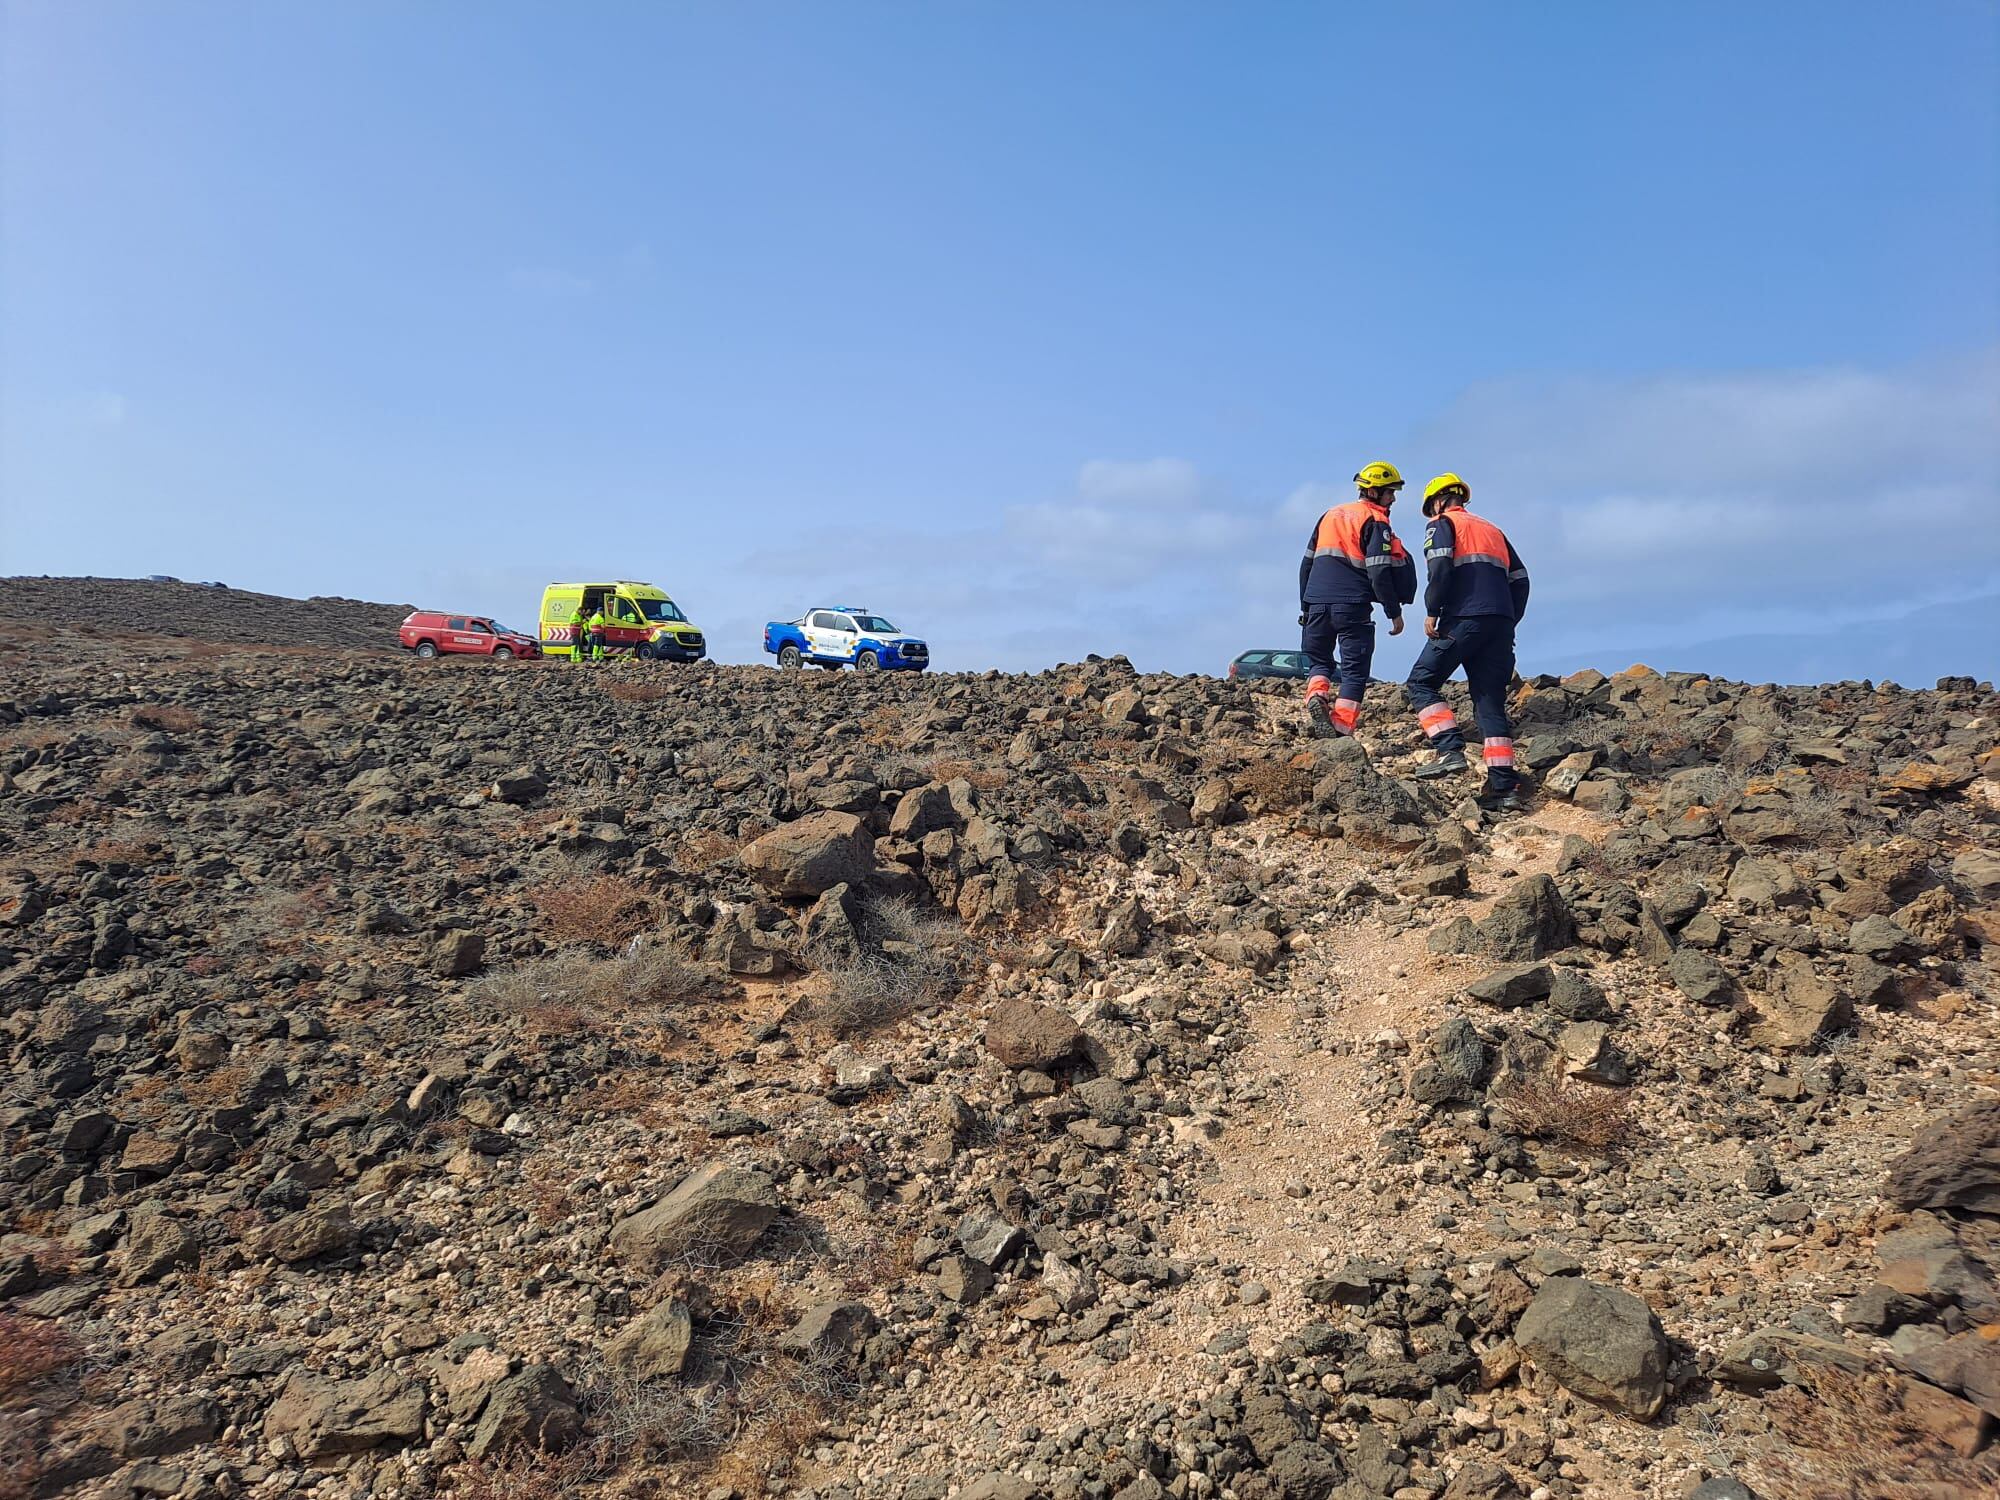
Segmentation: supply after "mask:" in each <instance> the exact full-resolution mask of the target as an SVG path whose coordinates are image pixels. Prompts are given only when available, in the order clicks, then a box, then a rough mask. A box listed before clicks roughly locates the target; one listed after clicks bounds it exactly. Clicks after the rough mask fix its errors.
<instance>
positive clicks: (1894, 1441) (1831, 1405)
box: [1758, 1368, 2000, 1500]
mask: <svg viewBox="0 0 2000 1500" xmlns="http://www.w3.org/2000/svg"><path fill="white" fill-rule="evenodd" d="M1803 1373H1804V1375H1805V1378H1806V1381H1807V1385H1808V1388H1806V1389H1799V1388H1796V1387H1792V1386H1787V1387H1785V1388H1784V1389H1782V1390H1778V1391H1773V1392H1772V1393H1771V1394H1770V1395H1769V1396H1767V1397H1766V1398H1765V1400H1764V1411H1765V1413H1766V1414H1767V1415H1768V1416H1769V1417H1770V1419H1771V1425H1772V1426H1773V1427H1774V1428H1775V1429H1776V1430H1777V1431H1778V1432H1779V1433H1780V1434H1781V1435H1782V1436H1783V1437H1784V1438H1785V1440H1786V1441H1787V1442H1788V1443H1790V1444H1791V1445H1792V1446H1791V1447H1789V1448H1786V1449H1783V1450H1780V1451H1779V1452H1776V1453H1774V1454H1770V1455H1768V1456H1767V1457H1765V1458H1763V1459H1761V1460H1760V1461H1759V1462H1760V1465H1761V1467H1762V1469H1763V1471H1764V1472H1763V1473H1762V1474H1760V1475H1759V1476H1758V1480H1759V1483H1758V1493H1759V1494H1762V1495H1769V1496H1771V1497H1772V1500H1939V1497H1942V1496H1947V1495H1950V1496H1957V1495H1992V1494H2000V1452H1996V1451H1994V1450H1989V1451H1988V1452H1986V1453H1984V1454H1982V1455H1980V1456H1979V1457H1976V1458H1969V1459H1968V1458H1961V1457H1960V1456H1959V1455H1958V1454H1957V1453H1956V1452H1955V1451H1953V1450H1952V1449H1951V1448H1950V1447H1949V1446H1948V1445H1947V1444H1946V1443H1945V1442H1944V1441H1942V1440H1941V1439H1940V1438H1939V1437H1938V1436H1937V1435H1936V1434H1935V1433H1934V1432H1932V1431H1931V1430H1930V1429H1929V1428H1927V1427H1925V1426H1924V1425H1923V1423H1922V1422H1920V1421H1919V1420H1918V1419H1917V1418H1916V1417H1914V1416H1913V1415H1912V1414H1911V1413H1910V1411H1909V1410H1908V1409H1907V1408H1906V1406H1905V1404H1904V1393H1905V1391H1906V1390H1907V1389H1909V1387H1908V1386H1907V1385H1906V1383H1905V1382H1904V1381H1902V1380H1901V1379H1900V1378H1898V1377H1896V1376H1894V1375H1888V1374H1883V1373H1879V1372H1870V1373H1866V1374H1860V1375H1855V1374H1850V1373H1848V1372H1847V1371H1845V1370H1834V1369H1818V1368H1808V1369H1806V1370H1805V1371H1804V1372H1803Z"/></svg>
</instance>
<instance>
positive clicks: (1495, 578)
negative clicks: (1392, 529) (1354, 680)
mask: <svg viewBox="0 0 2000 1500" xmlns="http://www.w3.org/2000/svg"><path fill="white" fill-rule="evenodd" d="M1471 498H1472V487H1471V486H1470V485H1468V484H1467V483H1466V482H1465V481H1464V480H1463V479H1460V478H1459V477H1458V476H1457V475H1456V474H1440V475H1438V476H1437V478H1435V479H1433V480H1432V481H1431V482H1430V483H1429V484H1427V485H1425V486H1424V514H1425V515H1426V516H1428V517H1430V525H1429V526H1428V528H1427V529H1426V530H1425V532H1424V565H1425V567H1426V569H1427V571H1428V575H1429V577H1428V582H1427V583H1426V585H1425V588H1424V634H1425V635H1426V636H1428V637H1429V639H1428V640H1426V641H1425V642H1424V649H1423V652H1422V653H1421V654H1420V655H1419V656H1418V657H1417V664H1416V665H1415V666H1414V667H1412V668H1411V669H1410V680H1409V682H1408V683H1407V684H1406V686H1407V687H1408V688H1409V691H1410V706H1411V707H1413V708H1414V709H1416V711H1417V723H1418V724H1419V725H1420V726H1421V727H1422V729H1423V731H1424V734H1425V735H1426V736H1427V737H1428V738H1429V740H1430V742H1431V745H1432V747H1433V748H1434V749H1435V750H1436V751H1437V756H1438V758H1437V759H1436V760H1435V761H1434V762H1432V763H1431V764H1430V765H1427V766H1424V767H1422V768H1421V769H1420V770H1418V772H1417V775H1418V776H1420V777H1423V778H1424V779H1426V780H1432V779H1435V778H1437V777H1441V776H1450V775H1452V774H1454V773H1456V772H1462V771H1464V770H1465V769H1466V764H1465V736H1464V735H1462V734H1461V733H1459V728H1458V716H1457V715H1456V714H1454V713H1453V712H1452V711H1451V706H1450V705H1449V704H1447V703H1446V702H1445V701H1444V697H1443V694H1444V685H1445V682H1446V680H1447V679H1449V678H1450V676H1451V674H1452V673H1453V672H1454V671H1456V670H1457V669H1458V668H1459V667H1460V666H1463V667H1464V668H1465V682H1466V686H1467V687H1468V688H1470V689H1471V690H1472V713H1473V717H1474V718H1475V719H1476V720H1477V721H1478V724H1479V733H1480V735H1481V736H1482V737H1483V738H1484V739H1485V741H1486V743H1485V746H1484V760H1485V762H1486V789H1485V791H1483V792H1482V793H1481V794H1480V796H1479V798H1478V802H1479V805H1480V806H1481V807H1483V808H1485V809H1486V810H1487V811H1488V812H1515V811H1518V810H1519V809H1520V807H1521V805H1522V803H1521V794H1520V778H1519V776H1518V774H1517V773H1516V772H1515V769H1514V726H1513V725H1512V724H1511V723H1510V722H1509V721H1508V718H1507V689H1508V687H1509V685H1510V684H1511V683H1512V681H1513V678H1514V627H1515V626H1516V625H1518V624H1520V622H1521V617H1522V616H1523V615H1524V614H1526V613H1527V612H1528V570H1527V568H1525V567H1524V566H1522V563H1521V555H1520V554H1519V553H1518V552H1516V551H1515V550H1514V544H1513V543H1512V542H1510V541H1508V540H1507V535H1506V533H1505V532H1503V531H1502V530H1501V529H1500V528H1499V527H1498V526H1495V525H1494V524H1493V523H1492V522H1491V521H1489V520H1487V519H1485V518H1484V517H1483V516H1475V515H1474V514H1473V513H1472V512H1471V511H1469V510H1467V509H1466V508H1465V507H1466V503H1467V502H1468V501H1469V500H1471Z"/></svg>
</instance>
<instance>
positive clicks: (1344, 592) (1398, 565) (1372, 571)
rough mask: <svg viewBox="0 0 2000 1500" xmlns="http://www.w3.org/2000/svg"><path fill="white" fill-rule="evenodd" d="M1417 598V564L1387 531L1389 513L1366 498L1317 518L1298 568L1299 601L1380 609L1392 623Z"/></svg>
mask: <svg viewBox="0 0 2000 1500" xmlns="http://www.w3.org/2000/svg"><path fill="white" fill-rule="evenodd" d="M1416 597H1417V565H1416V562H1415V560H1414V559H1413V558H1411V556H1410V554H1409V552H1408V551H1407V550H1406V549H1405V548H1404V546H1403V544H1402V542H1400V541H1399V540H1397V537H1396V533H1395V532H1394V531H1392V530H1391V529H1390V527H1389V512H1388V511H1387V510H1386V509H1385V508H1384V507H1382V506H1380V505H1376V504H1374V503H1373V502H1372V501H1368V500H1354V501H1350V502H1349V503H1348V504H1346V505H1336V506H1334V507H1333V509H1332V510H1329V511H1328V512H1327V513H1326V514H1325V515H1323V516H1321V517H1320V518H1319V525H1317V526H1315V527H1314V528H1313V534H1312V535H1311V537H1309V538H1308V539H1307V541H1306V555H1305V559H1304V561H1302V562H1301V563H1300V564H1299V603H1300V604H1301V605H1302V606H1303V605H1307V604H1358V605H1361V606H1363V607H1364V608H1365V607H1366V606H1367V605H1369V604H1371V603H1372V604H1379V605H1381V606H1382V611H1383V613H1384V614H1386V615H1388V617H1389V618H1390V619H1392V620H1396V619H1400V618H1402V614H1403V606H1404V605H1405V604H1408V603H1409V602H1410V601H1411V600H1413V599H1415V598H1416Z"/></svg>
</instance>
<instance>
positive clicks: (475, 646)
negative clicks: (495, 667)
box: [396, 609, 542, 661]
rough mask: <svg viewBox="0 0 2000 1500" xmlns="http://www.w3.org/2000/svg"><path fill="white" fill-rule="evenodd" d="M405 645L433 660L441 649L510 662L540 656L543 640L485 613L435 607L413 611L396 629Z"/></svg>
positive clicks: (426, 658) (442, 650)
mask: <svg viewBox="0 0 2000 1500" xmlns="http://www.w3.org/2000/svg"><path fill="white" fill-rule="evenodd" d="M396 634H397V636H398V638H399V639H400V640H401V641H402V643H403V645H404V647H405V648H407V649H408V650H411V651H414V652H416V653H417V655H419V656H421V657H423V658H424V659H425V660H429V659H430V658H431V657H433V656H436V655H438V654H439V653H441V652H463V653H466V654H468V655H472V656H490V657H493V658H494V659H495V660H498V661H506V660H507V659H508V658H510V657H515V656H540V655H541V654H542V647H541V643H540V642H538V641H537V640H536V639H535V638H534V637H533V636H531V635H523V634H521V632H520V631H518V630H509V629H508V628H507V627H506V626H505V625H496V624H495V623H494V622H493V621H491V620H489V619H487V618H486V617H485V616H483V615H447V614H443V613H440V612H439V611H437V610H434V609H419V610H413V611H411V613H410V616H409V618H408V619H406V620H404V621H403V628H402V629H401V630H399V631H397V632H396Z"/></svg>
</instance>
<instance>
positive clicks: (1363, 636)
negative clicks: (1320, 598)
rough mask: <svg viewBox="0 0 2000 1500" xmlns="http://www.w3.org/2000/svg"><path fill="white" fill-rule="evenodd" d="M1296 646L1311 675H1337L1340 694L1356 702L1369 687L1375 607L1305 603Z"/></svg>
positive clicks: (1358, 701) (1373, 658)
mask: <svg viewBox="0 0 2000 1500" xmlns="http://www.w3.org/2000/svg"><path fill="white" fill-rule="evenodd" d="M1299 649H1300V650H1301V651H1303V652H1304V653H1305V658H1306V666H1307V667H1308V668H1309V669H1310V670H1311V672H1312V675H1313V676H1315V677H1324V678H1326V679H1328V680H1329V681H1331V680H1332V679H1333V678H1335V677H1336V676H1337V677H1338V678H1339V679H1340V696H1341V697H1342V698H1344V699H1346V700H1348V701H1349V702H1351V703H1355V704H1359V703H1360V702H1361V695H1362V694H1363V693H1364V692H1366V691H1367V690H1368V668H1369V665H1370V664H1371V663H1372V662H1373V661H1374V660H1375V616H1374V606H1373V605H1369V604H1308V605H1307V606H1306V623H1305V629H1304V630H1303V632H1302V633H1301V635H1300V640H1299ZM1336 658H1337V659H1338V661H1339V667H1338V668H1337V669H1336V667H1335V665H1334V663H1335V660H1336Z"/></svg>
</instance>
